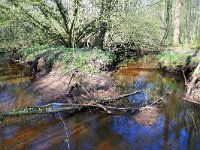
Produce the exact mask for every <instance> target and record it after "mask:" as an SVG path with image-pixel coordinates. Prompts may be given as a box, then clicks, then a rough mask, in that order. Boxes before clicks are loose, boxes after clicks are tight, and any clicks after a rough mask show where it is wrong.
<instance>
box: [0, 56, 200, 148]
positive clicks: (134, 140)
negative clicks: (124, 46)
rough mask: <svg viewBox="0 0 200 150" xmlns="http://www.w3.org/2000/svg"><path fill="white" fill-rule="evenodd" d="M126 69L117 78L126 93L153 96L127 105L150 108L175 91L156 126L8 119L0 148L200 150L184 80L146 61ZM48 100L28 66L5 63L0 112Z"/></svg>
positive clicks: (98, 118) (85, 115) (123, 119)
mask: <svg viewBox="0 0 200 150" xmlns="http://www.w3.org/2000/svg"><path fill="white" fill-rule="evenodd" d="M121 66H123V67H121V68H120V69H119V70H118V71H117V72H116V73H115V74H114V78H115V79H116V82H117V84H118V87H119V88H120V89H121V90H122V91H129V92H130V91H132V90H134V89H150V90H151V91H153V92H151V93H142V94H137V95H134V96H130V97H129V98H128V99H127V101H129V102H131V103H136V104H140V103H141V102H142V103H144V102H147V103H148V101H149V98H150V97H155V98H157V97H159V96H162V95H164V94H166V92H167V91H169V90H170V91H171V94H170V95H169V96H167V98H166V104H164V105H161V106H160V111H159V114H158V117H157V118H156V121H155V123H154V124H151V125H142V124H139V123H138V122H136V121H135V119H134V117H133V116H127V115H104V114H92V113H90V112H81V113H78V114H74V115H68V116H66V115H63V114H56V115H55V116H53V115H44V116H26V117H19V118H8V119H7V120H5V121H4V122H3V123H1V124H0V149H34V150H35V149H37V150H38V149H61V150H63V149H67V146H68V143H69V145H70V149H78V150H90V149H97V150H98V149H99V150H112V149H119V150H124V149H133V150H140V149H141V150H143V149H144V150H146V149H155V150H157V149H162V150H165V149H170V150H171V149H181V150H184V149H191V150H195V149H200V136H199V134H198V131H199V129H200V128H199V124H200V123H199V122H200V117H199V107H198V106H192V105H189V104H185V103H183V102H181V101H180V97H181V96H182V93H183V92H184V84H183V79H182V77H180V76H175V75H170V74H167V73H163V72H160V71H159V70H157V69H156V67H157V64H156V63H155V61H153V60H146V59H145V58H144V59H142V60H141V61H138V62H131V63H126V64H125V65H124V64H121ZM44 101H45V100H43V99H42V98H41V97H40V96H39V95H37V94H35V93H33V91H32V89H31V78H30V77H29V74H28V72H27V70H26V68H25V67H24V66H22V65H20V64H17V63H11V62H10V61H8V60H5V59H1V62H0V111H6V110H10V109H13V108H15V109H20V108H24V107H27V106H32V105H39V104H41V103H43V102H44ZM60 116H62V118H63V120H62V119H60ZM66 132H67V133H66ZM67 135H68V136H69V138H67Z"/></svg>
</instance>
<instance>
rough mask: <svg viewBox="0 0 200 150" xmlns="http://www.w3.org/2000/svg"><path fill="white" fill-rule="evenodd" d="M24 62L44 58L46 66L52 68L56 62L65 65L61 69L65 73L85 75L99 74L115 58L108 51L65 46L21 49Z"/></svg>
mask: <svg viewBox="0 0 200 150" xmlns="http://www.w3.org/2000/svg"><path fill="white" fill-rule="evenodd" d="M21 53H22V55H23V59H24V61H26V62H27V61H31V60H34V59H35V58H37V57H41V56H42V57H44V59H45V63H46V66H48V67H52V65H53V63H54V62H55V61H60V62H62V63H63V64H64V66H63V67H62V68H61V69H62V70H63V72H64V73H70V72H73V71H75V70H79V71H83V72H85V73H98V72H100V70H102V69H106V67H108V66H111V65H112V63H113V62H114V61H115V56H114V55H113V54H112V53H110V52H109V51H108V50H101V49H98V48H93V49H91V48H90V49H89V48H88V49H84V48H75V49H73V48H66V47H64V46H48V45H42V46H34V47H32V48H24V49H21Z"/></svg>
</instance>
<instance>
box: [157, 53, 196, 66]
mask: <svg viewBox="0 0 200 150" xmlns="http://www.w3.org/2000/svg"><path fill="white" fill-rule="evenodd" d="M157 59H158V61H159V62H161V63H162V65H163V66H165V67H173V68H177V67H183V66H186V65H187V64H190V65H195V64H196V63H197V62H198V58H196V57H193V56H192V53H187V52H176V51H164V52H162V53H160V54H159V55H158V56H157Z"/></svg>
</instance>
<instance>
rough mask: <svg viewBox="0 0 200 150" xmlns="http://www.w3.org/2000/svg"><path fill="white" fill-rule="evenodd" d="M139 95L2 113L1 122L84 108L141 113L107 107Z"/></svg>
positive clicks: (55, 104)
mask: <svg viewBox="0 0 200 150" xmlns="http://www.w3.org/2000/svg"><path fill="white" fill-rule="evenodd" d="M140 92H141V91H140ZM137 93H139V91H136V92H133V93H129V94H123V95H120V96H117V97H110V98H106V99H101V101H102V100H103V103H104V104H102V103H101V101H100V100H99V99H98V100H99V102H97V101H94V100H91V101H89V102H87V103H84V104H69V103H50V104H47V105H43V106H35V107H27V108H25V109H24V110H19V111H7V112H2V113H0V121H3V120H4V119H5V118H6V117H12V116H22V115H35V114H55V113H58V112H67V113H72V112H77V111H80V110H81V109H82V108H99V109H102V110H104V111H105V112H106V113H107V114H111V113H112V111H127V112H129V113H134V112H136V111H139V110H140V108H141V107H137V108H130V107H127V108H119V107H112V106H106V105H105V102H108V101H109V102H110V101H113V100H118V99H121V98H124V97H127V96H130V95H134V94H137ZM165 96H166V95H165ZM165 96H163V97H161V98H159V99H158V100H156V101H154V102H152V103H151V104H150V105H147V106H146V107H150V106H153V105H155V104H157V103H158V102H160V100H162V99H163V98H164V97H165ZM95 100H96V99H95ZM143 108H145V107H143Z"/></svg>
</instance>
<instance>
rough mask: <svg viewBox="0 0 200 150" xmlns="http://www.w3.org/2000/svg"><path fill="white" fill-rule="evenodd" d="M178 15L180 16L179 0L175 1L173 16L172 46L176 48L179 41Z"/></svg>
mask: <svg viewBox="0 0 200 150" xmlns="http://www.w3.org/2000/svg"><path fill="white" fill-rule="evenodd" d="M180 15H181V0H176V6H175V15H174V38H173V45H174V46H177V45H178V44H179V40H180V18H181V17H180Z"/></svg>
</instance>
